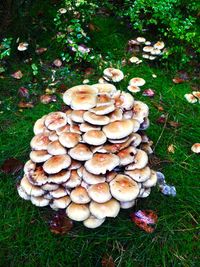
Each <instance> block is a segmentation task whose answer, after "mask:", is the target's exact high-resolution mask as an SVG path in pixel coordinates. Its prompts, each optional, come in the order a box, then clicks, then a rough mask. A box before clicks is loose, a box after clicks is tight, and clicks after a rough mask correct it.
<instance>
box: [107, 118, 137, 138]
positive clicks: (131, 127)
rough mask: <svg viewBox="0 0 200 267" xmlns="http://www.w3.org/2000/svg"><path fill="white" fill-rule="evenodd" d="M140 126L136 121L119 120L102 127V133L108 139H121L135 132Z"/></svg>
mask: <svg viewBox="0 0 200 267" xmlns="http://www.w3.org/2000/svg"><path fill="white" fill-rule="evenodd" d="M139 127H140V124H139V122H138V121H136V120H119V121H114V122H111V123H109V124H108V125H106V126H104V127H103V129H102V130H103V132H104V133H105V135H106V136H107V138H110V139H121V138H124V137H126V136H128V135H129V134H131V133H132V132H137V131H138V129H139Z"/></svg>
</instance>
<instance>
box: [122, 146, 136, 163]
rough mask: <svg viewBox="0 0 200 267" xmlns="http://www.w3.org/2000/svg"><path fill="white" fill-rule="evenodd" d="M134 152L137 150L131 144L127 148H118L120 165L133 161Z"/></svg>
mask: <svg viewBox="0 0 200 267" xmlns="http://www.w3.org/2000/svg"><path fill="white" fill-rule="evenodd" d="M136 152H137V150H136V148H135V147H133V146H129V147H128V148H125V149H123V150H120V151H119V152H118V153H117V156H118V157H119V158H120V165H122V166H126V165H128V164H130V163H132V162H134V160H135V155H136Z"/></svg>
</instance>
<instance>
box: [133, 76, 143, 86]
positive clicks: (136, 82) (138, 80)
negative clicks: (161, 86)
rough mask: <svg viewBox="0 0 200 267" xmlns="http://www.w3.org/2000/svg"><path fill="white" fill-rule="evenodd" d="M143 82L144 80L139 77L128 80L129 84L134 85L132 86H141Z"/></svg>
mask: <svg viewBox="0 0 200 267" xmlns="http://www.w3.org/2000/svg"><path fill="white" fill-rule="evenodd" d="M145 83H146V82H145V80H144V79H143V78H139V77H136V78H132V79H131V80H130V81H129V85H134V86H143V85H144V84H145Z"/></svg>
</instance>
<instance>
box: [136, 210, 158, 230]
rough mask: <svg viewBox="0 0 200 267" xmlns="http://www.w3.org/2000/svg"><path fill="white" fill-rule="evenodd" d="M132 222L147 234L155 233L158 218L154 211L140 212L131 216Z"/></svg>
mask: <svg viewBox="0 0 200 267" xmlns="http://www.w3.org/2000/svg"><path fill="white" fill-rule="evenodd" d="M131 220H132V221H133V222H134V223H135V224H136V225H137V226H138V227H139V228H141V229H142V230H144V231H145V232H147V233H153V232H154V230H155V226H156V223H157V221H158V216H157V214H156V213H155V212H154V211H152V210H138V211H136V212H134V213H132V214H131Z"/></svg>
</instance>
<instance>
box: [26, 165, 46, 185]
mask: <svg viewBox="0 0 200 267" xmlns="http://www.w3.org/2000/svg"><path fill="white" fill-rule="evenodd" d="M27 178H28V180H29V182H30V183H31V184H33V185H39V186H40V185H43V184H45V183H47V182H48V177H47V175H46V174H45V172H44V170H43V168H42V167H41V166H37V167H36V168H35V170H34V171H32V172H31V173H30V172H29V173H28V174H27Z"/></svg>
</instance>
